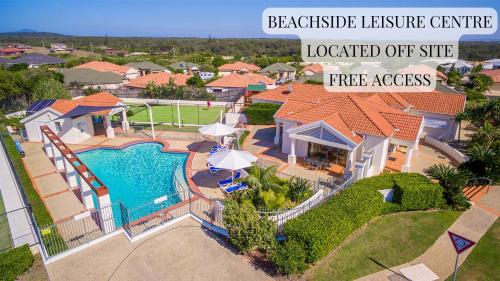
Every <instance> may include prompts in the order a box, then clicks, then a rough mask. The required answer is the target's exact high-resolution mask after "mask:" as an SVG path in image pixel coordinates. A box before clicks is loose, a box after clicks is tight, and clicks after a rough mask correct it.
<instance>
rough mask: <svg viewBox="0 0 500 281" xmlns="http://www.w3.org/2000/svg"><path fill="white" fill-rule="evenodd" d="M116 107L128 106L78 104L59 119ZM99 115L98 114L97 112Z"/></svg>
mask: <svg viewBox="0 0 500 281" xmlns="http://www.w3.org/2000/svg"><path fill="white" fill-rule="evenodd" d="M115 108H126V106H125V105H122V106H87V105H77V106H76V107H75V108H73V109H72V110H70V111H69V112H67V113H66V114H64V115H63V116H61V117H59V118H57V119H63V118H77V117H80V116H83V115H86V114H96V113H97V112H99V111H103V110H110V109H115ZM96 115H97V114H96Z"/></svg>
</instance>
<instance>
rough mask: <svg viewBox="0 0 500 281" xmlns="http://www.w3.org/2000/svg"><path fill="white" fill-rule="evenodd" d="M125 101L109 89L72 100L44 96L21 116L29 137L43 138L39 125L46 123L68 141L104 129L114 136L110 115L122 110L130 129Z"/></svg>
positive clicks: (127, 126) (104, 132)
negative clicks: (24, 115)
mask: <svg viewBox="0 0 500 281" xmlns="http://www.w3.org/2000/svg"><path fill="white" fill-rule="evenodd" d="M126 111H127V110H126V106H125V104H124V103H123V102H122V101H121V100H120V99H119V98H117V97H115V96H113V95H111V94H110V93H107V92H102V93H97V94H94V95H90V96H86V97H83V98H79V99H73V100H63V99H59V100H42V101H38V102H36V103H34V104H32V105H31V106H30V107H29V108H28V109H26V113H27V116H26V117H25V118H24V119H22V120H21V124H23V126H24V129H25V131H26V135H27V138H28V141H33V142H39V141H42V135H41V131H40V127H41V126H44V125H47V126H49V128H50V129H52V131H54V132H55V133H56V134H57V135H58V137H59V138H60V139H61V140H62V141H64V142H66V143H74V144H75V143H80V142H82V141H84V140H86V139H89V138H90V137H92V136H94V135H97V134H99V133H100V132H102V133H103V134H106V136H107V137H109V138H112V137H114V136H115V133H114V129H113V127H112V125H111V116H112V115H114V114H118V113H121V120H122V127H123V130H128V128H129V123H128V121H127V114H126Z"/></svg>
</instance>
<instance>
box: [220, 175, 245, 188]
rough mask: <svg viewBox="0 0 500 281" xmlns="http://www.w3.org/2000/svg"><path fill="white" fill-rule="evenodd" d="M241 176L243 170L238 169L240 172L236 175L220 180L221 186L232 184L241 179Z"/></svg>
mask: <svg viewBox="0 0 500 281" xmlns="http://www.w3.org/2000/svg"><path fill="white" fill-rule="evenodd" d="M240 177H241V172H240V171H238V172H236V174H235V175H234V177H229V178H227V179H224V180H221V181H219V187H220V188H223V187H225V186H227V185H230V184H232V183H233V181H234V180H236V179H239V178H240Z"/></svg>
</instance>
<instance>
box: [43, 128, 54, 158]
mask: <svg viewBox="0 0 500 281" xmlns="http://www.w3.org/2000/svg"><path fill="white" fill-rule="evenodd" d="M42 141H43V149H44V150H45V154H47V157H49V158H52V157H54V152H53V150H52V144H51V142H50V139H49V137H47V136H46V135H45V134H44V133H42Z"/></svg>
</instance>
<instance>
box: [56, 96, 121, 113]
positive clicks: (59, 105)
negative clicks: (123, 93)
mask: <svg viewBox="0 0 500 281" xmlns="http://www.w3.org/2000/svg"><path fill="white" fill-rule="evenodd" d="M117 103H123V102H122V100H121V99H119V98H118V97H116V96H113V95H112V94H110V93H108V92H101V93H97V94H93V95H90V96H86V97H83V98H79V99H74V100H62V99H59V100H56V101H55V102H54V103H53V104H52V105H51V106H50V108H52V109H54V110H56V111H57V112H59V113H61V114H66V113H68V112H70V111H71V110H72V109H73V108H75V107H76V106H77V105H85V106H114V105H116V104H117ZM110 112H111V110H110V109H108V110H101V111H98V112H94V113H95V114H103V115H105V114H109V113H110Z"/></svg>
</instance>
